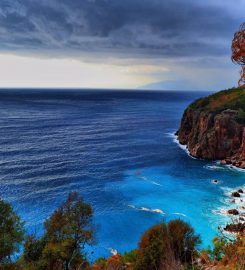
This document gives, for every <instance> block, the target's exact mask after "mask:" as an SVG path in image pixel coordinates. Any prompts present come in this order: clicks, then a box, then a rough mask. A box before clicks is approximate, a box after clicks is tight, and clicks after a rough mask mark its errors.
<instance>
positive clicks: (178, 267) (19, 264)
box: [0, 193, 245, 270]
mask: <svg viewBox="0 0 245 270" xmlns="http://www.w3.org/2000/svg"><path fill="white" fill-rule="evenodd" d="M0 216H1V222H0V229H1V230H0V239H1V241H2V242H1V249H0V258H1V261H0V269H11V270H12V269H13V270H15V269H16V270H17V269H18V270H22V269H23V270H124V269H128V270H187V269H195V270H202V269H217V270H218V269H224V268H225V269H240V270H243V269H244V266H245V242H244V241H245V237H244V232H243V231H241V232H239V233H238V234H237V237H236V239H234V238H232V239H229V238H227V237H225V236H221V237H217V238H215V239H214V248H213V249H210V250H204V251H199V250H198V245H199V244H200V238H199V236H198V235H196V234H195V232H194V229H193V228H192V227H191V226H190V225H189V224H188V223H186V222H184V221H181V220H173V221H170V222H169V223H166V224H165V223H162V224H158V225H155V226H153V227H152V228H150V229H149V230H148V231H146V232H145V233H144V234H143V236H142V238H141V240H140V241H139V245H138V249H136V250H133V251H131V252H128V253H125V254H122V255H121V254H116V255H113V256H112V257H110V258H108V259H105V258H99V259H97V261H96V262H95V263H94V264H93V265H90V264H89V262H88V259H87V256H86V253H85V245H87V244H92V243H93V235H94V230H93V226H92V208H91V206H90V205H88V204H87V203H85V202H84V201H83V199H82V198H80V197H78V195H77V194H76V193H71V194H70V195H69V196H68V198H67V200H66V201H65V202H64V203H63V204H62V205H61V206H60V207H59V208H58V209H57V210H55V211H54V213H53V214H52V215H51V217H50V218H48V219H47V220H46V221H45V223H44V227H45V230H44V234H43V236H42V237H40V238H37V237H35V236H34V235H26V236H25V237H24V233H23V232H24V230H23V222H21V220H20V218H19V217H18V215H17V214H16V213H15V212H14V210H13V209H12V207H11V206H10V205H9V204H8V203H6V202H4V201H3V200H1V203H0ZM19 248H21V250H22V252H21V253H20V254H18V253H16V252H17V251H18V250H19ZM214 267H215V268H214Z"/></svg>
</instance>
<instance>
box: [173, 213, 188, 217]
mask: <svg viewBox="0 0 245 270" xmlns="http://www.w3.org/2000/svg"><path fill="white" fill-rule="evenodd" d="M173 215H178V216H182V217H186V215H185V214H183V213H179V212H175V213H173Z"/></svg>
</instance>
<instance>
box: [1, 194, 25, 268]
mask: <svg viewBox="0 0 245 270" xmlns="http://www.w3.org/2000/svg"><path fill="white" fill-rule="evenodd" d="M23 236H24V231H23V222H21V220H20V218H19V217H18V216H17V215H16V213H15V212H14V210H13V208H12V207H11V205H10V204H8V203H6V202H4V201H3V200H1V199H0V264H1V265H4V264H11V257H12V256H13V255H14V253H15V252H17V251H19V244H20V243H21V242H22V240H23Z"/></svg>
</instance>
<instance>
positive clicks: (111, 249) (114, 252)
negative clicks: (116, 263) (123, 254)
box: [107, 248, 118, 256]
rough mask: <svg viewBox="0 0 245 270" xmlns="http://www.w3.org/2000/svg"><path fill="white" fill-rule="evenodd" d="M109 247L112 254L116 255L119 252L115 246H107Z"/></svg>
mask: <svg viewBox="0 0 245 270" xmlns="http://www.w3.org/2000/svg"><path fill="white" fill-rule="evenodd" d="M107 249H108V250H109V251H110V252H111V254H112V255H113V256H115V255H117V254H118V251H117V250H116V249H113V248H107Z"/></svg>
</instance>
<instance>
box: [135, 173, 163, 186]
mask: <svg viewBox="0 0 245 270" xmlns="http://www.w3.org/2000/svg"><path fill="white" fill-rule="evenodd" d="M135 175H136V176H137V177H138V178H139V179H142V180H144V181H146V182H149V183H151V184H153V185H156V186H162V184H160V183H158V182H156V181H153V180H150V179H148V178H147V177H146V176H141V172H140V171H137V172H136V173H135Z"/></svg>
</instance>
